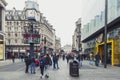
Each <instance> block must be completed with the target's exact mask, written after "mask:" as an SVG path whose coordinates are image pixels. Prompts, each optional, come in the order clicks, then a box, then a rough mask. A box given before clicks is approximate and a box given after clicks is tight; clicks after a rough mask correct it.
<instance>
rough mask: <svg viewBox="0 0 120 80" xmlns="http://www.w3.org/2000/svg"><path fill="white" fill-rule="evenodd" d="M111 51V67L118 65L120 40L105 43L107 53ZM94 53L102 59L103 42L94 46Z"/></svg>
mask: <svg viewBox="0 0 120 80" xmlns="http://www.w3.org/2000/svg"><path fill="white" fill-rule="evenodd" d="M109 50H111V64H112V66H115V65H120V39H114V40H112V39H111V40H108V41H107V52H108V51H109ZM96 52H99V54H100V57H101V59H102V54H103V53H104V42H102V43H97V44H96Z"/></svg>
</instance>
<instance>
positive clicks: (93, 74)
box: [0, 59, 120, 80]
mask: <svg viewBox="0 0 120 80" xmlns="http://www.w3.org/2000/svg"><path fill="white" fill-rule="evenodd" d="M59 67H60V69H58V70H53V69H52V67H51V68H50V77H49V78H48V79H46V78H43V79H41V78H40V70H39V67H38V68H36V74H30V73H28V74H25V73H24V68H25V67H21V68H19V69H18V70H17V71H14V72H9V71H8V72H7V71H5V72H4V71H3V72H0V80H120V67H112V66H110V65H109V66H108V67H107V68H106V69H105V68H104V67H103V65H100V67H96V66H95V65H89V62H88V61H83V66H82V68H81V69H79V75H80V76H79V77H71V76H70V75H69V64H67V62H66V61H62V59H60V60H59Z"/></svg>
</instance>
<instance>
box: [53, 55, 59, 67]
mask: <svg viewBox="0 0 120 80" xmlns="http://www.w3.org/2000/svg"><path fill="white" fill-rule="evenodd" d="M58 58H59V55H56V53H55V54H54V55H53V69H59V66H58Z"/></svg>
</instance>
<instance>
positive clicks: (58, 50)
mask: <svg viewBox="0 0 120 80" xmlns="http://www.w3.org/2000/svg"><path fill="white" fill-rule="evenodd" d="M60 50H61V41H60V38H58V37H56V39H55V51H56V52H60Z"/></svg>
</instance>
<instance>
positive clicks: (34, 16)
mask: <svg viewBox="0 0 120 80" xmlns="http://www.w3.org/2000/svg"><path fill="white" fill-rule="evenodd" d="M25 10H26V18H27V19H29V20H34V21H39V18H38V17H39V16H40V12H39V4H38V3H37V2H36V1H34V0H27V1H26V2H25Z"/></svg>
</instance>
